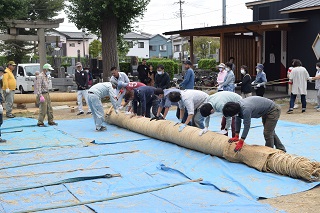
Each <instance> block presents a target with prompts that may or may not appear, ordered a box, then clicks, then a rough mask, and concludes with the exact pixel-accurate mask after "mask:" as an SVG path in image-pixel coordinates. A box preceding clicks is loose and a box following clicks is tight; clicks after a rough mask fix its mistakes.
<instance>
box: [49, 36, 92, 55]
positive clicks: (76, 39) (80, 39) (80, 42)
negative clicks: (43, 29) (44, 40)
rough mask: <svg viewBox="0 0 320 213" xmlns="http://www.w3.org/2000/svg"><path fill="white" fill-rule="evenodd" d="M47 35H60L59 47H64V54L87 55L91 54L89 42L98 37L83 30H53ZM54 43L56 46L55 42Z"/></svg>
mask: <svg viewBox="0 0 320 213" xmlns="http://www.w3.org/2000/svg"><path fill="white" fill-rule="evenodd" d="M47 35H52V36H60V43H59V47H60V48H62V52H63V56H68V57H78V53H79V54H80V57H85V56H88V55H89V44H90V43H91V42H92V41H93V40H94V39H95V38H96V36H94V35H91V34H85V33H83V32H61V31H57V30H52V31H50V32H47ZM52 45H54V46H55V44H54V43H53V44H52Z"/></svg>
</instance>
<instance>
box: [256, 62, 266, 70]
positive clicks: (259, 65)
mask: <svg viewBox="0 0 320 213" xmlns="http://www.w3.org/2000/svg"><path fill="white" fill-rule="evenodd" d="M263 69H264V66H263V64H258V65H257V66H256V71H257V72H262V71H263Z"/></svg>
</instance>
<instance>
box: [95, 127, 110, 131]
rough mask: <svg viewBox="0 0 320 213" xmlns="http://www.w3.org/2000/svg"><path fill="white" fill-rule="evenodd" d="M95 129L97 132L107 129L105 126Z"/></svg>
mask: <svg viewBox="0 0 320 213" xmlns="http://www.w3.org/2000/svg"><path fill="white" fill-rule="evenodd" d="M96 130H97V131H98V132H102V131H106V130H107V127H105V126H101V127H100V129H97V128H96Z"/></svg>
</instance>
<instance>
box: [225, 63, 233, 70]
mask: <svg viewBox="0 0 320 213" xmlns="http://www.w3.org/2000/svg"><path fill="white" fill-rule="evenodd" d="M224 69H225V70H226V71H227V72H228V71H230V70H232V63H230V62H228V63H226V66H225V67H224Z"/></svg>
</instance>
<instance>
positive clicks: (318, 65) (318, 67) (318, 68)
mask: <svg viewBox="0 0 320 213" xmlns="http://www.w3.org/2000/svg"><path fill="white" fill-rule="evenodd" d="M316 69H317V70H320V62H318V63H316Z"/></svg>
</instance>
